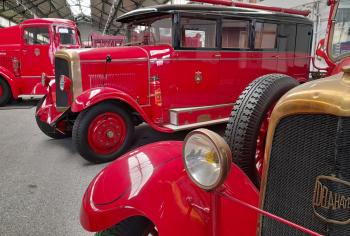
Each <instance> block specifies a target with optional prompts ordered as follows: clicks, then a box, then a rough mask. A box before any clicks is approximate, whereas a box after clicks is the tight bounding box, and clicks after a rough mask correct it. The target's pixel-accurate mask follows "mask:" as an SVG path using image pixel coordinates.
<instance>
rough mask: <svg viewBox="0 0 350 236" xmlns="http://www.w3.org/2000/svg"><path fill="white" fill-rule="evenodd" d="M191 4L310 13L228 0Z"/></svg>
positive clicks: (205, 0)
mask: <svg viewBox="0 0 350 236" xmlns="http://www.w3.org/2000/svg"><path fill="white" fill-rule="evenodd" d="M191 1H192V2H201V3H210V4H214V5H224V6H232V7H242V8H250V9H258V10H266V11H273V12H282V13H288V14H294V15H301V16H308V15H309V14H310V11H308V10H305V11H303V10H295V9H287V8H282V7H270V6H262V5H257V4H251V3H243V2H233V1H230V0H191Z"/></svg>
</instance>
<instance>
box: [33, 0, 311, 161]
mask: <svg viewBox="0 0 350 236" xmlns="http://www.w3.org/2000/svg"><path fill="white" fill-rule="evenodd" d="M289 12H290V13H294V14H283V13H278V12H277V13H276V12H267V11H262V10H254V9H248V8H235V7H222V6H203V5H162V6H153V7H151V8H144V9H139V10H136V11H132V12H129V13H127V14H125V15H123V16H121V17H119V19H118V21H119V22H122V23H125V25H126V27H125V32H126V35H127V38H128V42H126V43H125V44H126V45H127V46H123V47H117V48H103V49H81V50H62V51H59V52H58V53H57V54H56V58H55V66H56V68H57V69H56V75H55V81H51V82H50V83H47V84H49V85H50V86H49V91H50V92H49V94H48V95H47V97H46V98H45V99H44V100H43V101H42V103H40V104H39V106H38V111H37V114H36V117H37V121H38V124H39V127H40V128H41V130H42V131H43V132H44V133H46V134H47V135H48V136H50V137H53V138H61V137H65V136H69V135H71V134H72V135H73V142H74V144H75V146H76V148H77V150H78V151H79V153H80V154H81V155H82V156H83V157H84V158H85V159H87V160H89V161H92V162H105V161H110V160H113V159H115V158H117V157H118V156H119V155H120V154H122V153H123V152H125V151H126V150H127V148H128V147H129V146H130V143H131V141H132V138H133V134H134V127H135V126H137V125H138V124H140V123H141V122H146V123H148V124H149V125H150V126H151V127H152V128H154V129H155V130H157V131H160V132H175V131H179V130H184V129H193V128H196V127H201V126H205V125H212V124H217V123H222V122H227V121H228V118H229V114H230V111H231V109H232V105H233V102H234V101H235V100H236V98H237V97H238V95H239V94H240V93H241V92H242V90H243V89H244V88H245V87H246V86H247V85H248V84H249V83H250V82H251V81H252V80H254V79H256V78H258V77H259V76H261V75H266V74H271V73H282V74H285V75H289V76H291V77H293V78H294V80H293V81H294V85H295V84H297V82H298V81H299V82H305V81H306V80H307V78H308V73H309V65H310V45H311V38H312V23H311V22H310V21H309V20H308V19H306V18H305V17H302V16H300V14H301V15H305V12H302V11H293V10H290V11H289ZM125 44H124V45H125Z"/></svg>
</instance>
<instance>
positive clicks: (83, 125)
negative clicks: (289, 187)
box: [72, 102, 135, 163]
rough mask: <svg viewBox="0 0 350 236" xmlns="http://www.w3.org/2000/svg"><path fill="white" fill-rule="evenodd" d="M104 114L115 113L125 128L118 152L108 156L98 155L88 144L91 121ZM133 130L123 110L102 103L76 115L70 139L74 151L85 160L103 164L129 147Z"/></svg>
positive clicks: (109, 103) (116, 106)
mask: <svg viewBox="0 0 350 236" xmlns="http://www.w3.org/2000/svg"><path fill="white" fill-rule="evenodd" d="M106 112H112V113H116V114H117V115H119V116H120V117H122V119H123V121H124V123H125V126H126V136H125V139H124V142H123V143H122V145H121V146H120V148H119V149H118V150H116V151H115V152H113V153H109V154H99V153H96V152H95V151H93V150H92V149H91V148H90V145H89V142H88V130H89V125H90V123H91V122H92V121H93V119H94V118H95V117H97V116H98V115H101V114H103V113H106ZM134 130H135V128H134V125H133V122H132V119H131V117H130V115H129V114H128V112H127V111H126V110H125V109H123V108H121V107H120V106H118V104H115V103H113V102H104V103H100V104H97V105H95V106H93V107H91V108H89V109H87V110H84V111H82V112H81V113H80V114H79V115H78V117H77V119H76V120H75V122H74V126H73V136H72V137H73V143H74V145H75V147H76V149H77V150H78V152H79V154H80V155H81V156H82V157H83V158H84V159H85V160H87V161H89V162H93V163H103V162H109V161H112V160H115V159H116V158H118V157H119V156H120V155H121V154H123V153H124V152H125V151H126V150H127V149H128V148H129V147H130V143H131V141H132V138H133V135H134Z"/></svg>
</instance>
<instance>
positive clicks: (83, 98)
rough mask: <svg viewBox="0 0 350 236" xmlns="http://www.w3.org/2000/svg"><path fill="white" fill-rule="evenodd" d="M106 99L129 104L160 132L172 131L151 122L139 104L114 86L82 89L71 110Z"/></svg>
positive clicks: (81, 108)
mask: <svg viewBox="0 0 350 236" xmlns="http://www.w3.org/2000/svg"><path fill="white" fill-rule="evenodd" d="M106 100H117V101H122V102H124V103H126V104H129V105H130V106H131V107H132V108H134V109H135V110H136V111H137V112H138V113H139V114H140V115H141V117H142V118H143V119H144V120H145V121H146V122H147V123H148V124H149V125H150V126H151V127H152V128H154V129H155V130H158V131H161V132H167V133H171V132H173V131H172V130H171V129H168V128H164V127H160V126H158V125H156V124H155V123H153V122H152V121H151V119H150V118H149V117H148V115H147V114H146V112H145V111H144V110H143V109H142V108H141V107H140V105H139V104H137V102H136V101H135V99H133V98H132V97H131V96H130V95H128V94H127V93H124V92H123V91H121V90H119V89H114V88H92V89H89V90H86V91H84V92H83V93H82V94H80V95H79V96H78V97H77V98H76V99H75V100H74V101H73V103H72V106H71V111H72V112H81V111H82V110H85V109H87V108H89V107H91V106H93V105H95V104H97V103H99V102H103V101H106Z"/></svg>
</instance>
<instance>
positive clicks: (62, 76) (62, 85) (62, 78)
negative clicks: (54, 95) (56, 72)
mask: <svg viewBox="0 0 350 236" xmlns="http://www.w3.org/2000/svg"><path fill="white" fill-rule="evenodd" d="M64 83H65V78H64V75H60V89H61V91H63V90H64Z"/></svg>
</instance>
